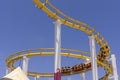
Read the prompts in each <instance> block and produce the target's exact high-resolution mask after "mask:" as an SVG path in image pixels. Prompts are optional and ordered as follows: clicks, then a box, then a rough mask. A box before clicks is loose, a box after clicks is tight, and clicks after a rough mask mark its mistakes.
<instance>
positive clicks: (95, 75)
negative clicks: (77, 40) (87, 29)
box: [89, 36, 98, 80]
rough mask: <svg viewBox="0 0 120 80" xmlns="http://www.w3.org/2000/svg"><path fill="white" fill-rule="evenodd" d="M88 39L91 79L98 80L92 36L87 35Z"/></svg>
mask: <svg viewBox="0 0 120 80" xmlns="http://www.w3.org/2000/svg"><path fill="white" fill-rule="evenodd" d="M89 41H90V54H91V62H92V77H93V79H92V80H98V71H97V58H96V47H95V39H94V36H89Z"/></svg>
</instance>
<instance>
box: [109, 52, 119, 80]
mask: <svg viewBox="0 0 120 80" xmlns="http://www.w3.org/2000/svg"><path fill="white" fill-rule="evenodd" d="M109 61H111V62H112V68H113V74H112V76H111V77H109V79H114V80H118V73H117V64H116V57H115V55H114V54H112V55H111V58H110V60H109Z"/></svg>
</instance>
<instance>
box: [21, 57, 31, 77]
mask: <svg viewBox="0 0 120 80" xmlns="http://www.w3.org/2000/svg"><path fill="white" fill-rule="evenodd" d="M28 60H29V59H28V58H27V57H26V56H23V66H22V69H23V72H24V73H25V74H26V75H27V72H28Z"/></svg>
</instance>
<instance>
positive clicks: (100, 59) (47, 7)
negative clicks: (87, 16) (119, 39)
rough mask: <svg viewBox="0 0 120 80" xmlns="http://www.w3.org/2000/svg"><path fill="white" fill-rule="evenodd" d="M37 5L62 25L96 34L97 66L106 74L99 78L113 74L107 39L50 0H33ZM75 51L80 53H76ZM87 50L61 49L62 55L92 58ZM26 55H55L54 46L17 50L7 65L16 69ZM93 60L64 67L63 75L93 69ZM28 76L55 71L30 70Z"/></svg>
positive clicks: (29, 56) (85, 58)
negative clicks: (55, 5)
mask: <svg viewBox="0 0 120 80" xmlns="http://www.w3.org/2000/svg"><path fill="white" fill-rule="evenodd" d="M33 2H34V4H35V6H36V7H37V8H38V9H40V10H42V11H43V12H45V13H46V14H47V16H48V17H50V18H52V19H53V20H55V21H56V20H60V22H61V24H62V25H65V26H67V27H69V28H73V29H76V30H78V31H82V32H84V33H85V34H87V35H88V36H92V35H93V36H94V39H95V41H96V43H97V44H98V45H99V53H98V55H97V56H96V57H97V66H98V67H102V68H104V70H105V74H104V76H103V77H102V78H100V79H99V80H108V79H109V76H110V75H112V74H113V68H112V65H111V63H109V61H108V58H109V57H110V55H111V54H110V53H111V52H110V46H109V45H108V43H107V41H106V40H105V39H104V38H103V37H102V36H101V35H100V34H99V33H98V32H97V31H95V30H94V29H93V28H92V27H90V26H89V25H88V24H85V23H83V22H80V21H78V20H75V19H73V18H70V17H69V16H67V15H65V14H63V13H62V12H61V11H60V10H58V9H57V8H56V7H54V6H53V5H52V4H51V3H50V2H49V0H44V1H40V0H33ZM75 52H77V53H80V54H75ZM85 53H87V52H82V51H79V50H70V49H64V48H62V49H61V56H66V57H70V58H76V59H83V60H87V59H90V57H89V56H85V55H84V54H85ZM24 56H26V57H28V58H32V57H35V56H54V48H40V49H35V50H25V51H21V52H17V53H15V54H12V55H10V56H9V57H8V58H7V59H6V64H7V67H8V68H10V69H11V70H14V69H15V68H16V67H15V66H14V63H15V62H17V61H18V60H22V59H23V57H24ZM91 66H92V65H91V62H89V63H84V64H79V65H74V66H71V67H62V68H61V69H60V70H61V76H71V75H75V74H80V73H83V72H85V73H86V72H88V71H91ZM27 75H28V76H32V77H36V76H40V77H54V73H37V72H28V73H27Z"/></svg>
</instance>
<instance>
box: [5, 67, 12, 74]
mask: <svg viewBox="0 0 120 80" xmlns="http://www.w3.org/2000/svg"><path fill="white" fill-rule="evenodd" d="M10 72H11V70H10V68H8V67H7V68H6V75H7V74H9V73H10Z"/></svg>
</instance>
